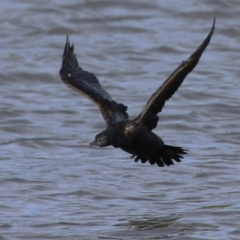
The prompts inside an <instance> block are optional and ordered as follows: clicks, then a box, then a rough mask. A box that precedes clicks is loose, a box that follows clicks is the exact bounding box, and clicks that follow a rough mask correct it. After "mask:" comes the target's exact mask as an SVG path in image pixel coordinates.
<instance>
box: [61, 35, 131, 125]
mask: <svg viewBox="0 0 240 240" xmlns="http://www.w3.org/2000/svg"><path fill="white" fill-rule="evenodd" d="M60 76H61V79H62V81H63V82H64V83H65V84H66V85H67V86H68V87H71V88H73V89H75V90H77V91H78V92H80V93H82V94H83V95H85V96H86V97H88V98H89V99H90V100H91V101H92V102H93V103H95V104H96V105H97V106H98V108H99V110H100V112H101V113H102V116H103V118H104V120H105V121H106V123H107V125H110V124H112V123H115V122H118V121H123V120H125V119H128V114H127V112H126V110H127V107H126V106H124V105H123V104H121V103H117V102H115V101H114V100H113V99H112V98H111V96H110V95H109V94H108V93H107V92H106V91H105V90H104V89H103V87H102V86H101V84H100V83H99V81H98V79H97V78H96V76H95V75H94V74H93V73H90V72H87V71H84V70H83V69H82V68H81V67H80V66H79V64H78V61H77V57H76V55H75V53H74V45H72V46H71V45H70V42H69V40H68V37H67V41H66V44H65V48H64V52H63V60H62V67H61V69H60Z"/></svg>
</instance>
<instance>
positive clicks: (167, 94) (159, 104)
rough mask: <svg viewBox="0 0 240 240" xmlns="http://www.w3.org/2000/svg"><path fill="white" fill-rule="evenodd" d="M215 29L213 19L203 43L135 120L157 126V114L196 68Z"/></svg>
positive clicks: (150, 126) (152, 97)
mask: <svg viewBox="0 0 240 240" xmlns="http://www.w3.org/2000/svg"><path fill="white" fill-rule="evenodd" d="M214 27H215V18H214V21H213V26H212V29H211V31H210V33H209V34H208V36H207V37H206V39H205V40H204V41H203V43H202V44H201V45H200V46H199V47H198V48H197V50H196V51H195V52H194V53H193V54H192V55H191V56H190V57H189V58H188V59H187V60H186V61H183V62H182V63H181V64H180V65H179V67H178V68H177V69H176V70H175V71H174V72H173V73H172V74H171V75H170V76H169V77H168V79H167V80H166V81H165V82H164V83H163V84H162V86H161V87H160V88H158V90H157V91H156V92H155V93H154V94H153V95H152V96H151V98H150V99H149V101H148V102H147V104H146V106H145V107H144V109H143V110H142V112H141V113H140V115H139V116H138V117H137V119H138V120H139V121H141V122H143V123H144V124H145V125H147V126H148V127H149V128H150V129H153V128H155V127H156V126H157V122H158V119H159V118H158V116H157V114H158V113H159V112H161V111H162V108H163V107H164V104H165V102H166V101H167V100H169V98H171V97H172V95H173V94H174V93H175V92H176V91H177V89H178V88H179V87H180V85H181V84H182V82H183V80H184V79H185V77H186V76H187V75H188V74H189V73H190V72H191V71H192V70H193V69H194V68H195V67H196V65H197V63H198V61H199V59H200V57H201V56H202V53H203V52H204V50H205V49H206V47H207V46H208V44H209V42H210V40H211V37H212V34H213V32H214Z"/></svg>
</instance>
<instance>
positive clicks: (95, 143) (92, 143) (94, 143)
mask: <svg viewBox="0 0 240 240" xmlns="http://www.w3.org/2000/svg"><path fill="white" fill-rule="evenodd" d="M89 145H90V147H93V146H98V143H97V141H94V142H91V143H89Z"/></svg>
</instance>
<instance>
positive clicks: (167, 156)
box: [161, 145, 187, 166]
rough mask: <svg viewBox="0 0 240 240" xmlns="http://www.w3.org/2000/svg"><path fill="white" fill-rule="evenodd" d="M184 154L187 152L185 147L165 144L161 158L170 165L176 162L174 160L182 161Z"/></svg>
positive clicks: (165, 163)
mask: <svg viewBox="0 0 240 240" xmlns="http://www.w3.org/2000/svg"><path fill="white" fill-rule="evenodd" d="M184 154H187V150H186V149H184V148H181V147H175V146H170V145H164V151H163V152H161V160H162V163H164V165H167V166H170V165H173V164H174V162H173V160H175V161H176V162H181V159H182V158H184V157H183V155H184Z"/></svg>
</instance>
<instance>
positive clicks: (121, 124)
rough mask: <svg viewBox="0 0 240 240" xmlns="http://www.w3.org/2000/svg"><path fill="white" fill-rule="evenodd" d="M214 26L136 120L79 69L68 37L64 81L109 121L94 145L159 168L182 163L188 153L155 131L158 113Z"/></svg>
mask: <svg viewBox="0 0 240 240" xmlns="http://www.w3.org/2000/svg"><path fill="white" fill-rule="evenodd" d="M214 27H215V18H214V21H213V25H212V28H211V30H210V32H209V34H208V36H207V37H206V39H205V40H204V41H203V42H202V44H201V45H200V46H199V47H198V48H197V50H196V51H195V52H194V53H193V54H192V55H191V56H190V57H189V58H188V59H187V60H186V61H183V62H182V63H181V64H180V65H179V66H178V67H177V69H176V70H175V71H174V72H173V73H172V74H171V75H170V76H169V77H168V78H167V80H166V81H165V82H164V83H163V84H162V85H161V86H160V87H159V88H158V89H157V90H156V91H155V92H154V93H153V94H152V96H151V97H150V99H149V100H148V102H147V104H146V105H145V107H144V108H143V109H142V111H141V112H140V114H139V115H138V116H137V117H136V118H135V119H132V120H130V119H129V117H128V113H127V106H125V105H123V104H122V103H118V102H116V101H114V100H113V99H112V97H111V96H110V95H109V94H108V93H107V92H106V91H105V90H104V88H103V87H102V85H101V84H100V83H99V81H98V79H97V77H96V76H95V75H94V74H93V73H90V72H87V71H85V70H83V69H82V68H81V67H80V66H79V64H78V60H77V57H76V55H75V52H74V45H73V44H72V45H71V44H70V42H69V40H68V37H67V40H66V44H65V48H64V51H63V60H62V67H61V69H60V76H61V79H62V81H63V82H64V83H65V84H66V85H67V86H69V87H71V88H73V89H75V90H77V91H78V92H80V93H81V94H83V95H85V96H86V97H88V98H89V99H90V100H91V101H92V102H93V103H95V104H96V105H97V106H98V108H99V110H100V112H101V114H102V116H103V118H104V120H105V122H106V129H105V130H104V131H102V132H101V133H99V134H97V135H96V136H95V140H94V141H93V142H91V143H90V146H99V147H107V146H113V147H115V148H120V149H122V150H123V151H125V152H127V153H130V154H132V158H134V160H135V162H138V161H139V160H140V161H141V162H142V163H146V162H149V163H150V164H151V165H154V164H156V165H158V166H159V167H164V166H170V165H173V164H174V161H176V162H181V159H182V158H183V155H184V154H187V150H186V149H184V148H182V147H176V146H171V145H166V144H165V143H164V142H163V140H162V139H161V138H160V137H159V136H157V135H156V134H155V133H154V132H152V130H153V129H154V128H156V126H157V123H158V120H159V117H158V116H157V114H158V113H159V112H161V111H162V108H163V107H164V105H165V102H166V101H167V100H169V99H170V98H171V97H172V96H173V94H174V93H175V92H176V91H177V89H178V88H179V87H180V85H181V84H182V82H183V80H184V79H185V77H186V76H187V75H188V74H189V73H190V72H191V71H192V70H193V69H194V68H195V67H196V65H197V63H198V61H199V59H200V57H201V55H202V53H203V52H204V50H205V49H206V47H207V46H208V44H209V42H210V40H211V37H212V34H213V32H214ZM173 160H174V161H173Z"/></svg>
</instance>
